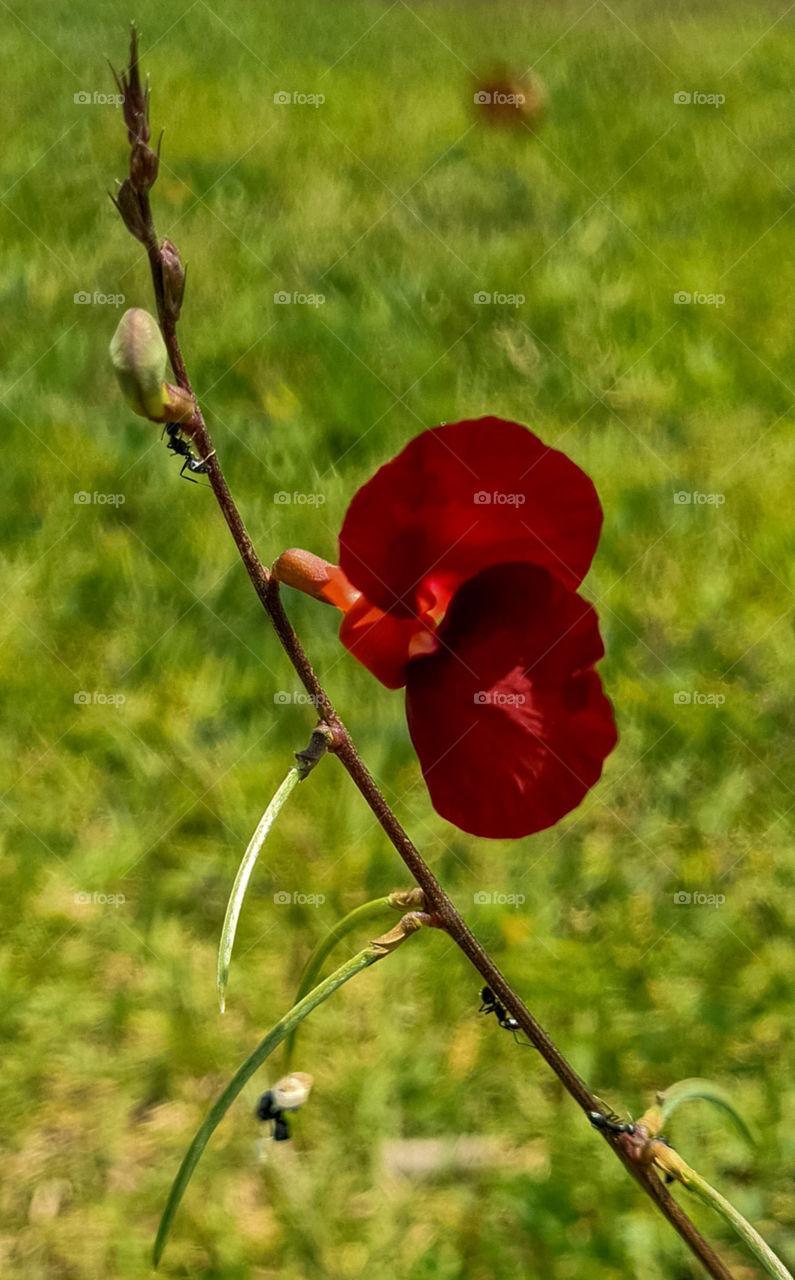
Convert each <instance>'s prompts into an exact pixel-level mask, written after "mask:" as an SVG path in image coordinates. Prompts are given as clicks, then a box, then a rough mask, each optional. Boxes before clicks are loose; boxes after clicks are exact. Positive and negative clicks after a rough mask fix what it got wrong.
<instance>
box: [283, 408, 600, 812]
mask: <svg viewBox="0 0 795 1280" xmlns="http://www.w3.org/2000/svg"><path fill="white" fill-rule="evenodd" d="M601 522H602V513H601V508H600V506H599V500H598V498H597V496H596V491H595V489H594V487H593V485H592V483H591V481H590V480H589V479H588V477H587V476H586V475H585V474H584V472H582V471H581V470H580V469H579V467H577V466H575V464H574V463H573V462H571V461H570V459H569V458H567V457H566V455H565V454H563V453H560V452H559V451H558V450H557V449H550V448H548V447H547V446H546V445H544V444H542V442H541V441H540V440H539V439H538V438H537V437H536V436H534V435H533V434H532V433H531V432H530V431H528V430H527V429H526V428H525V427H522V426H519V424H518V423H515V422H506V421H504V420H503V419H501V418H480V419H478V420H477V421H467V422H456V423H450V424H448V425H445V426H442V427H435V428H433V430H430V431H425V432H423V433H422V435H419V436H417V437H416V439H414V440H412V441H411V442H410V444H408V445H407V446H406V448H405V449H404V450H403V452H402V453H400V454H398V456H397V457H396V458H393V460H392V461H391V462H388V463H387V464H386V465H385V466H383V467H381V469H380V470H379V471H378V472H376V474H375V475H374V476H373V478H372V479H371V480H369V481H368V482H367V484H365V485H363V486H362V488H361V489H360V490H359V492H358V493H357V494H356V495H355V497H354V499H353V501H352V503H351V505H350V507H349V508H348V512H347V515H346V516H345V520H344V522H343V526H342V531H341V533H340V539H339V542H340V564H339V567H337V566H334V565H329V564H327V563H326V562H325V561H321V560H319V559H318V558H317V557H316V556H311V555H309V554H308V553H307V552H301V551H291V552H285V555H284V556H282V557H281V558H280V559H279V560H278V561H277V562H276V565H275V566H274V570H275V572H276V575H277V576H278V577H279V578H280V579H281V580H282V581H284V582H288V583H290V584H291V585H293V586H297V587H299V588H301V589H302V590H304V591H309V593H310V594H312V595H315V596H317V597H318V598H319V599H323V600H326V601H328V602H329V603H331V604H335V605H337V606H338V608H340V609H342V610H343V612H344V615H345V616H344V618H343V621H342V627H341V630H340V638H341V640H342V642H343V644H344V645H345V646H346V648H347V649H349V650H350V652H351V653H352V654H353V655H354V657H356V658H358V659H359V661H360V662H362V663H364V665H365V666H366V667H368V668H369V669H370V671H372V672H373V674H374V675H376V676H377V677H378V679H379V680H381V681H382V682H383V683H384V684H385V685H387V686H388V687H389V688H393V689H396V688H400V687H402V686H403V685H405V686H406V711H407V716H408V725H409V732H410V734H411V739H412V742H413V743H414V746H415V748H416V750H417V754H418V756H419V758H420V764H421V766H422V772H423V775H424V777H425V781H426V782H427V784H428V789H429V791H430V793H431V799H432V801H433V804H434V807H435V808H436V810H437V811H438V812H439V813H441V814H442V815H443V817H445V818H447V819H449V821H451V822H453V823H455V824H456V826H458V827H461V828H462V829H463V830H465V831H470V832H472V834H473V835H479V836H493V837H519V836H526V835H529V834H531V833H532V832H534V831H541V830H543V829H544V828H545V827H549V826H552V825H553V823H555V822H557V821H558V819H559V818H562V817H563V815H564V814H566V813H568V812H569V811H570V810H571V809H574V808H575V807H576V806H577V805H578V804H579V803H580V801H581V800H582V798H583V796H584V795H585V794H586V792H587V791H588V790H589V789H590V788H591V787H592V786H593V785H594V783H595V782H596V781H597V779H598V778H599V775H600V774H601V772H602V763H603V761H604V759H605V757H606V756H607V755H609V753H610V752H611V751H612V749H613V747H614V746H615V743H616V729H615V724H614V722H613V715H612V711H611V708H610V704H609V702H608V701H607V699H606V697H605V696H604V694H603V692H602V687H601V684H600V681H599V677H598V675H597V674H596V672H595V671H594V669H593V668H594V663H596V662H597V661H598V660H599V658H601V657H602V655H603V653H604V647H603V645H602V641H601V638H600V635H599V628H598V623H597V618H596V614H595V612H594V610H593V608H592V607H591V605H589V604H588V603H587V602H586V601H585V600H583V599H582V598H581V597H580V596H578V595H577V594H576V588H577V587H578V586H579V584H580V582H581V581H582V579H583V577H584V575H585V573H586V572H587V570H588V566H589V565H590V563H591V560H592V558H593V554H594V551H595V550H596V544H597V542H598V539H599V530H600V527H601Z"/></svg>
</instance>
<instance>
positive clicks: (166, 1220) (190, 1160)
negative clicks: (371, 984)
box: [154, 944, 387, 1266]
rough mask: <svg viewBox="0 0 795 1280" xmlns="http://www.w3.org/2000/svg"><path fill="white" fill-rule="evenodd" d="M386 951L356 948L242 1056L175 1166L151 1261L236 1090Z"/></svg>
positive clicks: (157, 1254) (158, 1256) (156, 1256)
mask: <svg viewBox="0 0 795 1280" xmlns="http://www.w3.org/2000/svg"><path fill="white" fill-rule="evenodd" d="M386 954H387V952H386V951H385V950H384V949H383V947H379V946H378V945H377V944H371V945H370V946H369V947H367V948H366V950H364V951H360V952H359V954H358V955H355V956H354V957H353V958H352V959H351V960H347V961H346V962H345V964H343V965H341V966H340V967H339V969H336V970H335V971H334V973H332V974H331V975H330V977H328V978H326V979H325V981H323V982H321V983H320V984H319V986H317V987H315V989H314V990H313V991H311V992H310V993H309V995H308V996H305V997H304V999H303V1000H301V1001H300V1002H299V1003H298V1004H296V1005H294V1006H293V1008H292V1009H291V1010H290V1012H289V1013H287V1014H285V1016H284V1017H283V1018H281V1019H280V1020H279V1021H278V1022H277V1023H276V1025H275V1026H274V1027H272V1029H271V1030H270V1031H269V1032H268V1034H267V1035H266V1036H265V1039H264V1040H262V1041H261V1042H260V1043H259V1044H258V1045H257V1047H256V1049H255V1050H254V1052H253V1053H252V1054H251V1055H250V1056H249V1057H248V1058H247V1059H246V1061H245V1062H244V1063H243V1065H242V1067H240V1069H239V1070H238V1071H237V1072H236V1073H235V1075H234V1076H233V1077H232V1079H231V1080H230V1081H229V1084H228V1085H227V1086H226V1088H225V1089H224V1091H223V1093H222V1094H221V1096H220V1097H219V1098H218V1100H217V1101H216V1102H215V1104H214V1105H213V1106H212V1108H211V1109H210V1111H209V1113H208V1114H207V1117H206V1119H205V1121H204V1123H203V1124H202V1125H201V1127H200V1129H199V1130H198V1132H197V1133H196V1136H195V1137H194V1139H193V1141H192V1142H191V1144H190V1146H189V1147H188V1150H187V1151H186V1153H185V1156H184V1159H183V1161H182V1164H181V1165H180V1167H179V1171H178V1173H177V1176H176V1178H175V1179H174V1182H173V1183H172V1186H171V1190H170V1192H169V1196H168V1200H167V1202H166V1207H165V1209H164V1210H163V1216H162V1218H161V1219H160V1226H159V1227H158V1230H157V1238H156V1240H155V1247H154V1265H155V1266H157V1265H158V1263H159V1262H160V1259H161V1257H162V1255H163V1249H164V1248H165V1244H166V1240H167V1239H168V1233H169V1231H170V1230H171V1223H172V1222H173V1220H174V1215H175V1213H176V1212H177V1209H178V1207H179V1203H180V1201H181V1199H182V1197H183V1195H184V1194H185V1189H186V1187H187V1185H188V1183H189V1182H190V1179H191V1175H192V1174H193V1170H194V1169H195V1168H196V1165H197V1164H198V1162H199V1159H200V1158H201V1154H202V1152H203V1151H204V1148H205V1147H206V1146H207V1143H208V1142H209V1140H210V1137H211V1136H212V1134H213V1132H214V1131H215V1129H216V1128H217V1127H218V1125H219V1124H220V1122H221V1121H222V1120H223V1118H224V1116H225V1115H226V1113H227V1111H228V1110H229V1108H230V1106H231V1105H232V1103H233V1102H234V1100H235V1098H236V1097H237V1096H238V1094H239V1093H240V1091H241V1089H242V1088H243V1086H244V1085H245V1084H246V1083H247V1081H248V1080H250V1079H251V1077H252V1076H253V1074H254V1072H255V1071H256V1070H257V1068H258V1067H260V1066H261V1065H262V1063H263V1062H264V1061H265V1059H266V1058H267V1057H268V1056H269V1055H270V1054H271V1053H272V1052H273V1050H274V1049H276V1048H277V1047H278V1046H279V1045H280V1044H281V1043H282V1041H283V1040H284V1038H285V1036H287V1035H289V1033H290V1032H291V1031H292V1030H294V1029H295V1027H297V1026H298V1024H299V1023H300V1022H303V1020H304V1018H306V1017H307V1015H308V1014H310V1013H311V1012H312V1010H313V1009H316V1008H317V1006H318V1005H319V1004H322V1003H323V1001H324V1000H328V998H329V996H330V995H333V994H334V992H335V991H336V990H337V989H338V987H341V986H342V985H343V983H345V982H349V981H350V979H351V978H353V977H355V976H356V974H357V973H361V972H362V970H364V969H367V968H368V967H369V966H370V965H371V964H375V962H376V960H381V959H382V958H383V957H384V955H386Z"/></svg>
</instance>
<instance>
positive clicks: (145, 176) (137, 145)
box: [130, 142, 160, 193]
mask: <svg viewBox="0 0 795 1280" xmlns="http://www.w3.org/2000/svg"><path fill="white" fill-rule="evenodd" d="M159 166H160V155H159V153H155V152H154V151H153V150H152V148H151V147H150V146H148V145H147V144H146V143H145V142H134V143H133V147H132V151H131V152H130V182H131V183H132V186H133V187H134V189H135V190H136V191H139V192H141V193H143V192H144V191H148V190H149V188H150V187H152V186H154V183H155V179H156V178H157V170H158V168H159Z"/></svg>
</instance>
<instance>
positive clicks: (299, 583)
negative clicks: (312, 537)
mask: <svg viewBox="0 0 795 1280" xmlns="http://www.w3.org/2000/svg"><path fill="white" fill-rule="evenodd" d="M271 573H272V574H273V576H274V578H275V579H276V581H277V582H284V583H286V584H287V586H288V587H295V589H296V590H297V591H303V592H304V594H305V595H308V596H314V598H315V600H323V601H324V602H325V603H326V604H333V605H336V606H337V608H338V609H347V608H349V607H350V606H351V605H352V604H353V603H354V601H356V600H357V599H358V598H359V596H360V595H361V592H360V591H357V590H356V588H355V587H354V586H353V585H352V584H351V583H350V582H349V581H348V579H347V578H346V576H345V574H344V573H343V572H342V570H341V569H340V568H339V566H338V565H336V564H329V562H328V560H321V558H320V556H316V555H313V554H312V552H311V551H302V550H301V549H300V548H299V547H294V548H293V549H292V550H291V551H283V552H282V554H281V555H280V556H279V558H278V560H276V561H275V562H274V564H273V568H272V569H271Z"/></svg>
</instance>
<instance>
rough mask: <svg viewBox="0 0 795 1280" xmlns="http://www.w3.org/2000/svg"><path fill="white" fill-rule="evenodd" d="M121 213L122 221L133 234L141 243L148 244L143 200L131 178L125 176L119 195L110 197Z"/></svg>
mask: <svg viewBox="0 0 795 1280" xmlns="http://www.w3.org/2000/svg"><path fill="white" fill-rule="evenodd" d="M110 198H111V200H112V201H113V203H114V204H115V206H116V208H117V209H118V211H119V213H120V214H121V219H122V222H123V223H124V225H125V227H126V228H127V230H128V231H129V232H130V234H131V235H133V236H135V238H136V240H140V241H141V244H146V240H147V226H146V220H145V218H144V214H143V210H142V208H141V200H140V197H139V195H138V192H137V191H136V190H135V188H134V186H133V184H132V183H131V182H130V179H129V178H125V179H124V182H123V183H122V184H121V186H120V187H119V193H118V196H111V197H110Z"/></svg>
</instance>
